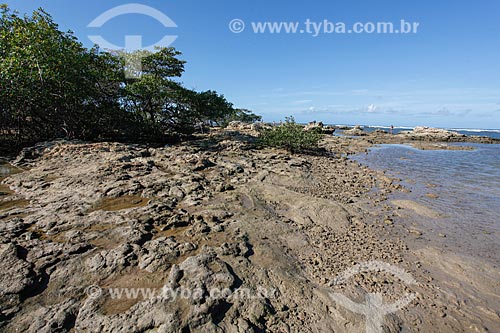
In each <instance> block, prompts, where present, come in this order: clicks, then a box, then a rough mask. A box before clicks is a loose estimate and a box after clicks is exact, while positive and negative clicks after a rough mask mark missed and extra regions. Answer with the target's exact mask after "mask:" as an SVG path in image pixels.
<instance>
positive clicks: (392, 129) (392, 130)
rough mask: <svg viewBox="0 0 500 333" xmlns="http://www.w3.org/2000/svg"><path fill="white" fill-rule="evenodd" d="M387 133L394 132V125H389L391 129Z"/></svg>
mask: <svg viewBox="0 0 500 333" xmlns="http://www.w3.org/2000/svg"><path fill="white" fill-rule="evenodd" d="M389 134H394V125H391V129H390V130H389Z"/></svg>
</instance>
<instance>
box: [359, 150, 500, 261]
mask: <svg viewBox="0 0 500 333" xmlns="http://www.w3.org/2000/svg"><path fill="white" fill-rule="evenodd" d="M467 145H471V146H473V147H474V148H475V149H474V150H454V151H450V150H425V151H423V150H417V149H414V148H412V147H409V146H406V145H381V146H380V147H379V148H373V149H371V150H370V152H369V153H368V154H358V155H356V156H354V157H353V159H355V160H356V161H358V162H360V163H362V164H365V165H368V166H369V167H371V168H374V169H378V170H387V173H388V175H390V176H393V177H397V178H401V179H403V184H404V185H405V186H407V187H408V188H410V189H411V190H412V192H411V193H409V194H397V195H398V196H400V197H401V196H406V198H407V199H411V200H416V201H419V202H421V203H424V204H425V205H427V206H429V207H430V208H432V209H434V210H436V211H438V212H440V213H442V214H444V215H445V216H447V218H445V219H443V221H437V222H434V223H441V224H442V225H441V227H443V229H441V230H450V226H451V229H453V228H455V229H456V230H457V232H459V233H460V234H461V235H460V236H461V237H462V238H463V239H467V240H468V241H470V240H471V239H473V238H475V239H477V241H476V242H483V241H484V244H482V246H483V247H485V250H486V248H487V247H488V246H490V245H491V246H493V247H494V248H495V249H496V250H498V249H499V243H500V242H499V240H500V145H485V144H467ZM486 235H488V236H486ZM475 246H479V244H475ZM496 250H495V251H496ZM497 253H498V251H497Z"/></svg>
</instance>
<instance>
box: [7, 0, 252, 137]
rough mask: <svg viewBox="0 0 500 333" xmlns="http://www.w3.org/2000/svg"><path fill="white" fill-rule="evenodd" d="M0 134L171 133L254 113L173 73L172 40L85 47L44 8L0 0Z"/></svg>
mask: <svg viewBox="0 0 500 333" xmlns="http://www.w3.org/2000/svg"><path fill="white" fill-rule="evenodd" d="M0 15H1V16H0V134H1V135H2V136H1V137H0V138H1V139H2V140H4V139H5V138H7V137H8V138H14V139H15V142H16V143H17V144H22V143H30V142H33V141H37V140H45V139H51V138H56V137H67V138H79V139H90V140H103V139H107V140H111V139H117V140H128V141H151V140H154V141H168V140H169V139H170V138H172V137H175V136H177V135H184V134H190V133H193V131H195V130H196V129H197V128H200V127H203V126H206V125H213V124H218V125H225V124H227V123H228V122H229V121H232V120H240V119H241V120H243V121H252V120H253V119H258V116H255V115H253V114H251V113H250V112H249V111H248V110H235V109H234V108H233V105H232V104H231V103H230V102H228V101H227V99H226V98H225V97H224V96H223V95H221V94H219V93H217V92H215V91H212V90H208V91H204V92H196V91H193V90H190V89H187V88H185V87H183V86H182V85H181V83H180V82H178V81H176V80H177V79H178V78H180V77H181V75H182V73H183V72H184V64H185V61H183V60H181V59H179V57H180V56H181V53H180V52H179V51H177V50H175V49H174V48H171V47H169V48H159V49H157V50H156V51H155V52H148V51H136V52H132V53H125V52H113V53H107V52H103V51H101V50H99V48H97V47H94V48H92V49H90V50H89V49H86V48H84V47H83V45H82V44H81V43H80V42H78V40H77V39H76V37H75V36H74V35H73V33H72V32H62V31H60V30H59V28H58V26H57V24H56V23H54V21H53V20H52V17H51V16H50V15H49V14H48V13H46V12H45V11H44V10H43V9H38V10H36V11H34V12H33V13H32V15H31V16H19V15H18V13H17V12H11V11H10V10H9V9H8V7H7V6H6V5H0Z"/></svg>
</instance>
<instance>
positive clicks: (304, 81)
mask: <svg viewBox="0 0 500 333" xmlns="http://www.w3.org/2000/svg"><path fill="white" fill-rule="evenodd" d="M0 2H2V1H1V0H0ZM7 3H8V4H9V6H10V7H11V8H12V9H17V10H19V11H20V12H22V13H24V12H30V11H32V10H33V9H35V8H38V7H43V8H44V9H46V10H47V11H48V12H49V13H50V14H52V16H53V17H54V19H55V21H56V22H57V23H59V25H60V27H61V29H63V30H68V29H71V30H73V31H74V32H75V34H76V36H77V37H78V38H79V39H80V40H81V41H82V42H83V43H84V44H85V45H86V46H89V47H90V46H92V42H91V41H90V40H89V38H88V37H87V36H89V35H101V36H102V37H103V38H105V39H106V40H108V41H109V42H112V43H114V44H116V45H124V36H125V35H142V36H143V43H144V44H145V45H149V44H154V43H155V42H157V41H158V40H160V39H161V38H162V37H164V36H165V35H176V36H178V37H177V39H176V40H175V42H174V43H173V44H172V45H171V46H174V47H176V48H177V49H179V50H180V51H182V52H183V56H182V57H183V59H185V60H186V61H187V64H186V73H185V75H184V76H183V77H182V81H183V82H184V84H185V85H186V86H187V87H189V88H194V89H197V90H207V89H215V90H217V91H219V92H220V93H223V94H224V95H225V96H226V97H227V98H228V99H229V100H230V101H232V102H233V103H234V104H235V106H237V107H243V108H248V109H251V110H253V111H254V112H256V113H258V114H261V115H263V116H264V119H265V120H266V121H275V120H280V119H283V118H284V117H285V116H287V115H294V116H295V118H296V119H297V120H298V121H300V122H307V121H312V120H317V121H324V122H326V123H334V124H368V125H370V124H371V125H390V124H394V125H396V126H415V125H428V126H439V127H465V128H500V65H499V59H500V58H499V56H500V1H498V0H478V1H472V0H457V1H445V0H434V1H430V0H419V1H402V0H377V1H373V0H364V1H358V0H354V1H353V0H350V1H347V0H346V1H333V0H324V1H293V2H292V1H289V0H288V1H283V0H272V1H270V0H267V1H264V0H252V1H241V0H240V1H234V0H232V1H230V0H217V1H200V0H175V1H174V0H161V1H118V0H108V1H97V0H87V1H67V0H16V1H7ZM129 3H141V4H144V5H148V6H151V7H153V8H156V9H158V10H160V11H161V12H163V13H164V14H166V15H167V16H168V17H169V18H170V19H172V20H173V21H174V22H175V23H176V25H177V27H175V28H165V27H164V26H163V25H162V24H161V23H159V22H158V21H156V20H154V19H152V18H150V17H148V16H145V15H140V14H129V15H122V16H120V17H116V18H114V19H112V20H110V21H108V22H107V23H106V24H105V25H103V26H102V27H101V28H89V27H87V26H88V24H89V23H90V22H91V21H92V20H94V19H95V18H96V17H97V16H99V15H100V14H101V13H103V12H105V11H106V10H108V9H111V8H113V7H115V6H118V5H124V4H129ZM235 18H238V19H242V20H243V21H244V22H245V23H246V29H245V31H243V32H242V33H239V34H235V33H232V32H231V31H230V30H229V28H228V24H229V22H230V21H231V20H233V19H235ZM307 19H310V20H312V21H316V22H322V21H323V20H324V19H327V20H329V21H331V22H345V23H346V24H347V26H350V25H352V24H354V23H355V22H379V21H383V22H394V23H395V24H397V25H399V22H400V20H401V19H404V20H405V21H408V22H418V23H420V26H419V28H418V33H416V34H392V35H391V34H386V35H383V34H345V35H340V34H321V35H319V36H317V37H313V36H312V35H310V34H286V33H281V34H270V33H267V34H255V33H253V32H252V28H251V22H266V21H276V22H280V21H285V22H301V23H303V22H305V21H306V20H307Z"/></svg>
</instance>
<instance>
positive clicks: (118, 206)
mask: <svg viewBox="0 0 500 333" xmlns="http://www.w3.org/2000/svg"><path fill="white" fill-rule="evenodd" d="M149 200H150V199H149V198H143V197H140V196H137V195H124V196H122V197H118V198H103V199H101V200H100V201H99V202H98V203H97V204H96V205H95V206H94V207H93V208H92V209H91V210H90V211H91V212H93V211H96V210H106V211H111V212H112V211H117V210H122V209H129V208H136V207H144V206H146V205H147V204H148V202H149Z"/></svg>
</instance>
